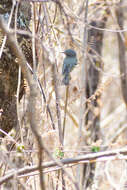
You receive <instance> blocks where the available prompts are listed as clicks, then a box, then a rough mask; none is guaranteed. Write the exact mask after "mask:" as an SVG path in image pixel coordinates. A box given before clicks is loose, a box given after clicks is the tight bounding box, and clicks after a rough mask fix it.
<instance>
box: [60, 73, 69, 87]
mask: <svg viewBox="0 0 127 190" xmlns="http://www.w3.org/2000/svg"><path fill="white" fill-rule="evenodd" d="M70 79H71V77H70V75H69V74H66V75H65V76H64V78H63V80H62V83H63V84H64V85H69V81H70Z"/></svg>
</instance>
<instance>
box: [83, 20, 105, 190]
mask: <svg viewBox="0 0 127 190" xmlns="http://www.w3.org/2000/svg"><path fill="white" fill-rule="evenodd" d="M106 21H107V16H103V17H102V18H101V19H100V21H91V23H90V25H91V26H94V27H98V28H104V27H105V24H106ZM103 34H104V32H103V31H100V30H97V29H94V28H90V29H89V31H88V45H89V57H88V58H87V68H88V69H87V79H86V80H87V81H86V97H87V98H89V97H91V96H92V95H93V94H94V93H95V91H96V90H97V87H98V84H99V79H100V71H99V70H100V69H102V62H101V60H100V58H99V57H98V56H97V54H98V55H101V52H102V46H103ZM99 98H100V97H96V98H95V99H94V100H92V101H91V102H90V104H87V105H86V107H87V108H88V114H87V115H86V118H85V124H86V127H87V131H89V136H88V138H87V140H85V141H86V144H87V145H91V144H92V143H93V142H96V141H97V140H98V139H99V138H100V113H99V110H100V109H99V104H98V100H99ZM97 112H98V113H97ZM95 166H96V165H95V164H86V165H84V169H83V180H82V184H83V189H85V188H87V187H90V186H91V185H92V181H93V177H94V170H95Z"/></svg>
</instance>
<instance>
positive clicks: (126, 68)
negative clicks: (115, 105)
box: [116, 3, 127, 105]
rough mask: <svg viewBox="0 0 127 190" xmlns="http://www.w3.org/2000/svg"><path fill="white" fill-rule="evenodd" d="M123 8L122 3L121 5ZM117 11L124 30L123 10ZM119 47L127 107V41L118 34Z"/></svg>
mask: <svg viewBox="0 0 127 190" xmlns="http://www.w3.org/2000/svg"><path fill="white" fill-rule="evenodd" d="M119 5H120V6H121V3H120V4H119ZM120 6H119V8H117V10H116V16H117V21H118V24H119V27H120V29H123V22H124V14H123V12H124V11H123V8H122V7H120ZM117 37H118V47H119V68H120V74H121V78H120V79H121V89H122V95H123V100H124V102H125V104H126V105H127V62H126V41H125V37H124V33H117Z"/></svg>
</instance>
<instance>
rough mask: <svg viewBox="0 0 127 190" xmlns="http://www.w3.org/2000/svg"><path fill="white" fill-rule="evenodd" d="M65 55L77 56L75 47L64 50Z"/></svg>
mask: <svg viewBox="0 0 127 190" xmlns="http://www.w3.org/2000/svg"><path fill="white" fill-rule="evenodd" d="M63 53H64V54H65V55H67V56H70V57H75V56H76V52H75V51H74V50H73V49H67V50H65V51H64V52H63Z"/></svg>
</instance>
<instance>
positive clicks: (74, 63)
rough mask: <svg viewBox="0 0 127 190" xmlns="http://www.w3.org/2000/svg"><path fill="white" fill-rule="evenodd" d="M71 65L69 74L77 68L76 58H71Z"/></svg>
mask: <svg viewBox="0 0 127 190" xmlns="http://www.w3.org/2000/svg"><path fill="white" fill-rule="evenodd" d="M69 63H70V66H69V67H70V69H69V70H70V71H69V72H71V71H72V70H73V68H74V67H75V65H77V58H76V57H73V58H71V59H70V62H69Z"/></svg>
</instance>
